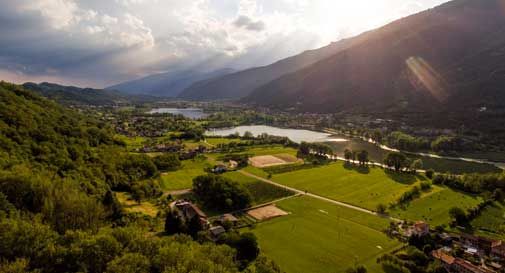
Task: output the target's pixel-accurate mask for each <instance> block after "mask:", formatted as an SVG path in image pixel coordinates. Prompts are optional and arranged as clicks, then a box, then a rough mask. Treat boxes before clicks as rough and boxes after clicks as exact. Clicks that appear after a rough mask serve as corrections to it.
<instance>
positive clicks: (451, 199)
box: [391, 186, 483, 226]
mask: <svg viewBox="0 0 505 273" xmlns="http://www.w3.org/2000/svg"><path fill="white" fill-rule="evenodd" d="M482 201H483V200H482V198H480V197H474V196H471V195H468V194H465V193H461V192H457V191H454V190H451V189H449V188H443V187H438V186H434V187H433V190H432V191H431V192H430V193H428V194H424V195H423V196H422V197H421V198H419V199H415V200H413V201H412V202H410V204H409V205H408V206H407V207H406V209H401V208H395V209H393V210H392V211H391V215H392V216H394V217H397V218H401V219H407V220H412V221H416V220H424V221H426V222H428V223H430V224H431V225H432V226H437V225H442V224H446V225H447V224H449V222H450V217H449V210H450V209H451V208H453V207H460V208H462V209H464V210H466V209H469V208H473V207H475V206H477V205H478V204H479V203H481V202H482Z"/></svg>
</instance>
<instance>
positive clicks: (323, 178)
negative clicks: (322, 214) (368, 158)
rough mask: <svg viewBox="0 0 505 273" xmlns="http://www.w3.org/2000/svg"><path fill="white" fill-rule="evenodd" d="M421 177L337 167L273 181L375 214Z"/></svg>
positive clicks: (331, 166)
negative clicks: (379, 207)
mask: <svg viewBox="0 0 505 273" xmlns="http://www.w3.org/2000/svg"><path fill="white" fill-rule="evenodd" d="M422 179H426V178H424V177H422V176H413V175H407V174H397V173H393V172H385V171H384V170H383V169H380V168H369V169H368V170H367V171H363V170H356V169H352V168H346V167H344V165H343V163H334V164H331V165H327V166H324V167H319V168H312V169H305V170H300V171H294V172H289V173H282V174H276V175H274V176H273V177H272V178H271V180H273V181H275V182H277V183H280V184H283V185H286V186H290V187H293V188H296V189H299V190H302V191H303V190H307V191H308V192H310V193H314V194H317V195H321V196H324V197H327V198H330V199H334V200H338V201H341V202H346V203H349V204H352V205H356V206H359V207H363V208H366V209H370V210H375V209H376V207H377V205H378V204H385V205H389V204H390V203H392V202H394V201H395V200H397V199H398V197H400V196H401V195H402V194H403V193H404V192H405V191H407V190H409V189H410V188H411V187H412V186H413V185H415V184H416V183H419V182H420V180H422Z"/></svg>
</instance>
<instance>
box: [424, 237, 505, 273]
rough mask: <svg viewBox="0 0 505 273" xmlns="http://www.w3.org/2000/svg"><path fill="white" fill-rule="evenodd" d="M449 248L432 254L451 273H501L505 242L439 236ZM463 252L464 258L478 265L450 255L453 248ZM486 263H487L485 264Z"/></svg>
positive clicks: (480, 238)
mask: <svg viewBox="0 0 505 273" xmlns="http://www.w3.org/2000/svg"><path fill="white" fill-rule="evenodd" d="M441 237H442V238H444V239H445V240H446V241H447V242H450V244H449V246H447V247H444V248H441V249H438V250H435V251H433V252H432V256H433V258H435V259H437V260H440V261H441V262H442V264H443V265H444V267H445V269H446V270H447V271H448V272H451V273H496V272H502V270H503V269H504V268H503V262H505V242H504V241H501V240H493V239H489V238H485V237H480V236H474V235H470V234H465V233H462V234H451V235H449V234H444V236H441ZM455 247H458V248H459V249H462V250H464V256H466V257H471V258H473V260H474V261H475V260H476V261H480V264H479V265H476V264H475V262H474V263H472V262H470V261H468V260H465V259H463V258H459V257H454V256H452V255H451V252H452V250H453V248H455ZM486 262H487V263H486Z"/></svg>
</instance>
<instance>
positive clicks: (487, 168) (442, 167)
mask: <svg viewBox="0 0 505 273" xmlns="http://www.w3.org/2000/svg"><path fill="white" fill-rule="evenodd" d="M409 157H410V158H414V159H416V158H421V160H422V161H423V168H424V169H426V170H429V169H433V170H435V171H436V172H441V173H445V172H450V173H453V174H465V173H491V172H495V173H496V172H501V171H502V170H501V169H500V168H498V167H496V166H494V165H491V164H482V163H476V162H468V161H463V160H450V159H444V158H432V157H426V156H423V157H420V156H412V155H409Z"/></svg>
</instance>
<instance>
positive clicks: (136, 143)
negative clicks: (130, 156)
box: [116, 135, 147, 151]
mask: <svg viewBox="0 0 505 273" xmlns="http://www.w3.org/2000/svg"><path fill="white" fill-rule="evenodd" d="M116 138H118V139H120V140H122V141H124V142H125V143H126V147H127V148H128V150H130V151H131V150H133V149H138V148H142V147H144V145H143V143H144V142H145V141H146V140H147V139H146V138H145V137H127V136H123V135H116Z"/></svg>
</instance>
